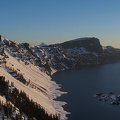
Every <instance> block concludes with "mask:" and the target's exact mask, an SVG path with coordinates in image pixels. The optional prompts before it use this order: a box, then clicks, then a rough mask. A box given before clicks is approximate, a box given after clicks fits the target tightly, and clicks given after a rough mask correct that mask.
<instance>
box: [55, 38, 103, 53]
mask: <svg viewBox="0 0 120 120" xmlns="http://www.w3.org/2000/svg"><path fill="white" fill-rule="evenodd" d="M56 45H58V46H60V47H62V48H64V49H70V48H79V47H84V48H85V49H86V50H88V51H90V52H96V53H100V54H101V53H102V52H103V50H102V46H101V44H100V41H99V39H97V38H94V37H93V38H78V39H74V40H70V41H66V42H64V43H61V44H56Z"/></svg>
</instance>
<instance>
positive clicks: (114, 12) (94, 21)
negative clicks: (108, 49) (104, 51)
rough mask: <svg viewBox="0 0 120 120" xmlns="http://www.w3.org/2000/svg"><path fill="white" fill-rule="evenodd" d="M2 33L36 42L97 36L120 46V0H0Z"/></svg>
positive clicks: (52, 41) (105, 41)
mask: <svg viewBox="0 0 120 120" xmlns="http://www.w3.org/2000/svg"><path fill="white" fill-rule="evenodd" d="M0 34H1V35H2V36H5V37H7V38H8V39H11V40H15V41H18V42H29V43H30V44H32V45H36V44H39V43H41V42H45V43H46V44H51V43H59V42H64V41H67V40H71V39H74V38H79V37H97V38H99V39H100V41H101V44H102V45H112V46H114V47H119V48H120V0H0Z"/></svg>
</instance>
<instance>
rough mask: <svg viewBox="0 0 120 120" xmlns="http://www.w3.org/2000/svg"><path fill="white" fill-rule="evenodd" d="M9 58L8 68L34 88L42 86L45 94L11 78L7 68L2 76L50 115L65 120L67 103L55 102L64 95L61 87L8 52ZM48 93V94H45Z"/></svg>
mask: <svg viewBox="0 0 120 120" xmlns="http://www.w3.org/2000/svg"><path fill="white" fill-rule="evenodd" d="M5 54H6V55H7V56H8V58H7V60H6V66H7V67H10V68H12V69H14V70H16V71H18V72H19V73H21V74H22V75H23V76H24V78H25V79H26V80H27V81H30V82H31V83H32V84H34V86H41V87H42V88H44V89H43V92H41V91H38V90H36V89H34V88H32V87H30V86H26V85H24V84H23V83H21V82H19V81H18V80H16V78H15V77H13V76H11V75H10V74H9V73H8V71H7V70H6V69H5V66H4V65H3V66H1V67H0V76H5V78H6V79H8V80H9V81H10V82H14V85H15V87H16V88H18V89H19V90H23V91H24V92H25V93H26V94H28V95H29V98H30V99H32V100H34V101H35V102H37V103H38V104H40V105H41V106H42V107H43V108H45V110H46V111H47V112H48V113H50V114H60V116H61V120H65V119H67V118H66V114H67V112H66V111H64V110H63V108H62V106H63V105H65V104H66V103H65V102H60V101H55V100H53V99H54V98H56V97H57V96H60V95H61V94H64V92H61V91H60V90H58V89H59V86H58V85H57V84H56V83H55V82H54V81H51V78H50V77H49V76H48V75H46V73H43V72H41V71H40V70H39V68H38V67H37V66H34V65H33V64H29V65H25V63H24V62H22V61H18V60H16V59H15V58H14V57H12V56H11V55H10V54H9V53H8V52H6V51H5ZM44 92H46V93H47V94H44Z"/></svg>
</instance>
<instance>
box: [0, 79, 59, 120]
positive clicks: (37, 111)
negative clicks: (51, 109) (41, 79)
mask: <svg viewBox="0 0 120 120" xmlns="http://www.w3.org/2000/svg"><path fill="white" fill-rule="evenodd" d="M8 84H9V81H7V82H6V81H5V78H4V77H0V93H1V95H5V97H6V99H7V101H8V102H7V103H9V102H11V103H13V104H14V106H15V107H16V108H18V109H19V111H20V115H19V116H18V115H17V116H16V117H19V119H20V120H21V119H22V118H21V117H20V116H22V113H25V114H26V115H27V116H28V120H31V119H33V118H35V119H36V120H59V117H58V115H49V114H48V113H47V112H46V111H45V109H44V108H42V107H41V106H40V105H39V104H38V103H36V102H34V101H33V100H30V99H29V96H28V95H26V93H25V92H24V91H19V90H18V89H17V88H14V89H9V87H8ZM12 84H13V83H12ZM8 106H9V107H8ZM4 109H5V110H4V111H5V113H6V114H7V113H8V109H9V116H11V115H10V113H11V114H12V110H13V108H12V106H11V105H4ZM17 119H18V118H17ZM19 119H18V120H19Z"/></svg>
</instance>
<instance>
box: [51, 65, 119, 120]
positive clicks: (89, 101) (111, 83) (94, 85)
mask: <svg viewBox="0 0 120 120" xmlns="http://www.w3.org/2000/svg"><path fill="white" fill-rule="evenodd" d="M52 79H53V80H55V81H56V82H57V83H58V84H62V89H61V90H62V91H65V92H68V94H65V95H62V96H61V97H59V98H58V99H57V100H61V101H65V102H67V105H65V106H64V109H65V110H66V111H68V112H71V114H70V115H68V120H120V105H118V106H117V105H110V102H109V101H107V102H101V101H99V100H98V99H97V98H95V97H94V94H95V93H98V92H103V93H109V92H114V93H115V94H120V63H114V64H107V65H99V66H90V67H84V68H82V69H80V70H67V71H62V72H57V73H55V74H54V75H53V76H52Z"/></svg>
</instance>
